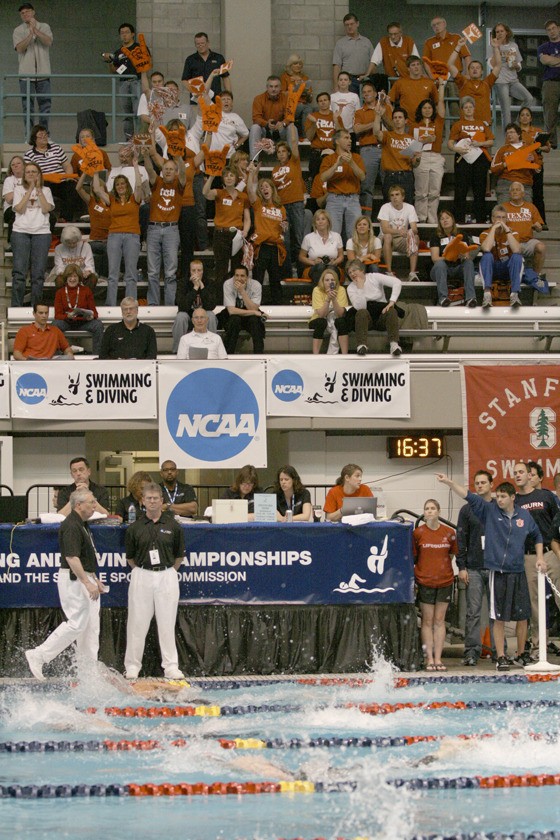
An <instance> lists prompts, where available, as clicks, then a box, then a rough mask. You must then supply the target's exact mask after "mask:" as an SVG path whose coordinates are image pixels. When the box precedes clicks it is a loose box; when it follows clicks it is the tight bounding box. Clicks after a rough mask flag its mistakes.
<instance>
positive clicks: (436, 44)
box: [422, 32, 470, 64]
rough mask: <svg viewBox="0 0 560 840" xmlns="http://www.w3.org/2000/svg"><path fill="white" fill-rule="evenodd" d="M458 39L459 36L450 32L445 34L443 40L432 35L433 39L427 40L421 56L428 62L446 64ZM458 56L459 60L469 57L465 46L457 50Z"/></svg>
mask: <svg viewBox="0 0 560 840" xmlns="http://www.w3.org/2000/svg"><path fill="white" fill-rule="evenodd" d="M460 37H461V36H460V35H456V34H455V35H454V34H453V33H452V32H446V34H445V38H439V37H438V36H437V35H434V36H433V38H428V40H427V41H426V43H425V44H424V52H423V54H422V55H423V56H424V57H425V58H429V59H430V61H443V63H444V64H447V62H448V61H449V58H450V56H451V53H452V52H453V50H454V49H455V47H456V46H457V42H458V40H459V38H460ZM459 55H460V56H461V58H467V56H469V55H470V51H469V49H468V47H467V45H466V44H465V45H464V46H462V47H461V49H460V50H459Z"/></svg>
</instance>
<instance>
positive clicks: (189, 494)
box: [159, 461, 198, 516]
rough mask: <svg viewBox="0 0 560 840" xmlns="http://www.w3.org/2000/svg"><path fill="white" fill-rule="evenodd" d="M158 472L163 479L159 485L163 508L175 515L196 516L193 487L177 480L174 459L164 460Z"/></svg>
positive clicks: (196, 505)
mask: <svg viewBox="0 0 560 840" xmlns="http://www.w3.org/2000/svg"><path fill="white" fill-rule="evenodd" d="M159 474H160V475H161V477H162V479H163V481H161V482H160V485H159V486H160V487H161V489H162V493H163V510H164V511H167V510H168V511H169V512H170V513H172V514H174V515H175V516H196V514H197V511H198V501H197V498H196V493H195V491H194V487H191V485H190V484H183V483H182V482H181V481H177V475H178V474H179V470H178V469H177V464H176V463H175V461H164V462H163V464H162V465H161V470H160V471H159Z"/></svg>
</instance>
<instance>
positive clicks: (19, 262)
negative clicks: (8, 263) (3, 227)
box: [11, 163, 54, 306]
mask: <svg viewBox="0 0 560 840" xmlns="http://www.w3.org/2000/svg"><path fill="white" fill-rule="evenodd" d="M12 202H13V203H12V206H13V209H14V214H15V219H14V225H13V228H12V238H11V242H12V251H13V254H14V259H13V266H12V306H23V298H24V295H25V280H26V277H27V272H28V271H29V270H31V305H32V306H33V305H34V304H35V303H36V302H37V301H39V300H40V299H41V294H42V292H43V284H44V282H45V270H46V268H47V260H48V256H49V247H50V244H51V228H50V224H49V213H50V212H51V210H53V209H54V201H53V197H52V193H51V191H50V189H49V188H48V187H45V186H43V173H42V172H41V170H40V168H39V167H38V166H37V164H36V163H26V164H25V168H24V170H23V178H22V181H21V184H16V185H15V186H14V192H13V199H12Z"/></svg>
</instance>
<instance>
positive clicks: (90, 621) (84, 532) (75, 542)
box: [25, 489, 104, 680]
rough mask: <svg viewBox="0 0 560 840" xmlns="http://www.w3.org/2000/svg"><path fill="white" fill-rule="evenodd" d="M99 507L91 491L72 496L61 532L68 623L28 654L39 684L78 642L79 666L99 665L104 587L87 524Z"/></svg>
mask: <svg viewBox="0 0 560 840" xmlns="http://www.w3.org/2000/svg"><path fill="white" fill-rule="evenodd" d="M95 505H96V502H95V499H94V497H93V493H92V492H91V490H85V489H80V490H74V492H73V493H72V495H71V496H70V506H71V508H72V511H71V513H70V515H69V516H67V517H66V519H65V520H64V522H63V523H62V525H61V526H60V530H59V532H58V541H59V543H60V569H59V572H58V595H59V597H60V605H61V607H62V609H63V610H64V615H65V616H66V619H67V620H66V621H64V622H63V623H62V624H59V626H58V627H57V628H56V630H54V631H53V632H52V633H51V635H50V636H49V637H48V639H47V640H46V641H44V642H43V644H42V645H39V647H36V648H31V649H30V650H26V651H25V656H26V658H27V661H28V663H29V668H30V669H31V673H32V674H33V676H34V677H36V678H37V679H38V680H44V679H45V677H44V676H43V665H46V664H47V663H48V662H50V661H51V659H54V658H55V656H58V654H59V653H62V651H63V650H65V649H66V648H67V647H68V645H71V644H72V642H74V641H75V642H76V654H77V658H78V665H79V664H80V661H82V662H88V663H89V662H96V661H97V653H98V651H99V606H100V603H99V595H100V594H101V593H102V592H104V587H103V584H102V583H101V581H99V580H98V579H97V574H96V572H97V554H96V551H95V546H94V544H93V539H92V536H91V531H90V530H89V527H88V524H87V520H88V519H89V518H90V516H91V514H92V513H93V511H94V510H95Z"/></svg>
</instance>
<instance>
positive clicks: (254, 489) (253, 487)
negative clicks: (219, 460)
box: [220, 464, 261, 522]
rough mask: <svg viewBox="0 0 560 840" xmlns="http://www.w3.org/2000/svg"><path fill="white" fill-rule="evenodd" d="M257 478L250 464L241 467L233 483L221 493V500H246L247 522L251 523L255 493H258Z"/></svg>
mask: <svg viewBox="0 0 560 840" xmlns="http://www.w3.org/2000/svg"><path fill="white" fill-rule="evenodd" d="M260 492H261V489H260V487H259V477H258V475H257V471H256V469H255V468H254V466H253V465H252V464H246V465H245V466H244V467H241V469H240V470H239V472H238V473H237V475H236V476H235V479H234V482H233V484H232V485H231V487H229V488H228V489H227V490H225V491H224V493H222V495H221V497H220V498H222V499H247V502H248V511H249V516H248V521H249V522H253V520H254V518H255V493H260Z"/></svg>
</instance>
